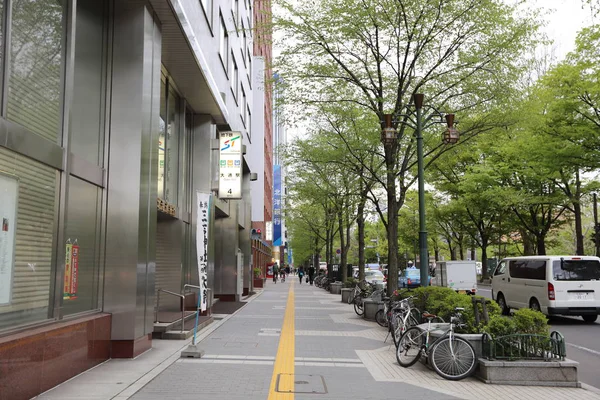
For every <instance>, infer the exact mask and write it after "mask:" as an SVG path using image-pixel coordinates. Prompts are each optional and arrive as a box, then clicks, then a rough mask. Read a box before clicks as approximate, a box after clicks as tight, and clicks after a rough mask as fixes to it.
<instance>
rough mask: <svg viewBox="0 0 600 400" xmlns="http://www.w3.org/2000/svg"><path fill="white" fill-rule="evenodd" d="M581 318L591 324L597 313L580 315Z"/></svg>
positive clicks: (596, 317)
mask: <svg viewBox="0 0 600 400" xmlns="http://www.w3.org/2000/svg"><path fill="white" fill-rule="evenodd" d="M581 318H583V320H584V321H585V322H586V323H588V324H593V323H594V322H596V320H597V319H598V316H597V315H582V316H581Z"/></svg>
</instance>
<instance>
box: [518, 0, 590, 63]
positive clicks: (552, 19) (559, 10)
mask: <svg viewBox="0 0 600 400" xmlns="http://www.w3.org/2000/svg"><path fill="white" fill-rule="evenodd" d="M527 3H528V4H530V5H531V6H533V7H536V8H543V9H545V10H546V11H548V13H549V14H548V15H546V16H545V19H546V20H547V21H548V25H547V26H546V27H545V28H544V29H543V30H544V32H546V34H547V35H548V37H549V38H550V39H552V40H554V45H555V51H556V54H555V55H556V56H557V57H558V59H559V60H560V59H563V58H564V56H565V55H566V54H567V53H568V52H569V51H571V50H573V49H574V45H575V37H576V36H577V32H578V31H579V30H580V29H581V28H583V27H584V26H588V25H590V24H591V23H592V18H591V12H590V9H589V6H585V7H582V3H583V2H582V0H527ZM596 22H598V21H596Z"/></svg>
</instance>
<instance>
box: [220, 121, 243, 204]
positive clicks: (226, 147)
mask: <svg viewBox="0 0 600 400" xmlns="http://www.w3.org/2000/svg"><path fill="white" fill-rule="evenodd" d="M219 144H220V146H219V198H220V199H241V198H242V133H241V132H221V133H220V139H219Z"/></svg>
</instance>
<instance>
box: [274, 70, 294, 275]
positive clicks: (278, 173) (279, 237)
mask: <svg viewBox="0 0 600 400" xmlns="http://www.w3.org/2000/svg"><path fill="white" fill-rule="evenodd" d="M273 82H274V90H273V98H274V101H275V103H277V102H278V99H279V97H280V96H282V89H281V88H282V87H283V78H282V77H281V76H280V75H279V74H278V73H275V74H273ZM286 144H287V132H286V129H285V124H284V120H283V117H282V115H281V112H280V110H279V109H278V107H274V108H273V258H274V259H275V260H277V262H278V263H279V265H284V264H287V263H291V260H290V259H289V257H288V253H287V252H288V248H287V230H286V226H285V205H286V195H287V185H286V176H287V169H286V166H285V164H284V160H283V157H282V154H283V148H282V147H283V146H285V145H286ZM290 254H291V253H290Z"/></svg>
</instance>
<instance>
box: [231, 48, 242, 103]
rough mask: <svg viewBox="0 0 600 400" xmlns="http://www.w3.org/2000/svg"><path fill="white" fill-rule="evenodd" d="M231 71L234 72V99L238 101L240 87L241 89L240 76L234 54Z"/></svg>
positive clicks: (232, 88)
mask: <svg viewBox="0 0 600 400" xmlns="http://www.w3.org/2000/svg"><path fill="white" fill-rule="evenodd" d="M231 71H232V74H233V76H232V79H231V91H232V92H233V98H234V99H235V100H236V101H237V100H238V87H239V84H240V82H239V76H238V66H237V63H236V62H235V57H234V55H233V52H232V53H231Z"/></svg>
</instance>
